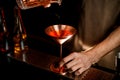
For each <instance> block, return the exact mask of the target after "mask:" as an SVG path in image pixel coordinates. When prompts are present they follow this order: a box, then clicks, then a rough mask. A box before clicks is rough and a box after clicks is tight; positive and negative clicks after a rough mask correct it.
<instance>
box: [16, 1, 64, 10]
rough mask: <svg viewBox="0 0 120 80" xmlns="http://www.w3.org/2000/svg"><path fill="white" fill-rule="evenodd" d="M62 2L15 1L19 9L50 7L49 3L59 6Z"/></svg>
mask: <svg viewBox="0 0 120 80" xmlns="http://www.w3.org/2000/svg"><path fill="white" fill-rule="evenodd" d="M61 2H62V0H16V3H17V5H18V6H19V7H20V8H21V9H30V8H34V7H38V6H43V7H45V8H46V7H50V5H51V3H58V4H59V5H61Z"/></svg>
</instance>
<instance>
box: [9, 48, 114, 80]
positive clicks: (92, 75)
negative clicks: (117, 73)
mask: <svg viewBox="0 0 120 80" xmlns="http://www.w3.org/2000/svg"><path fill="white" fill-rule="evenodd" d="M8 56H9V57H10V58H13V59H16V60H18V61H21V62H24V63H26V64H28V65H32V66H34V67H36V68H40V69H44V70H48V71H50V68H49V66H50V64H52V63H53V62H54V61H55V60H56V59H58V57H56V56H53V55H50V54H48V53H45V52H40V51H37V50H33V49H29V50H28V51H27V52H23V53H20V54H14V55H12V56H11V55H8ZM64 76H65V77H68V78H70V79H72V80H112V79H113V77H114V74H112V73H109V72H106V71H103V70H100V69H97V68H93V67H91V68H90V69H88V70H87V71H85V72H84V73H83V74H81V75H80V76H74V75H73V74H66V75H64Z"/></svg>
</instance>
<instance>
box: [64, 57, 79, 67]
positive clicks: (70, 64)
mask: <svg viewBox="0 0 120 80" xmlns="http://www.w3.org/2000/svg"><path fill="white" fill-rule="evenodd" d="M77 64H79V65H80V64H81V59H79V58H75V59H73V60H72V61H70V62H69V63H67V64H66V67H67V68H68V69H69V68H71V67H73V66H75V65H77Z"/></svg>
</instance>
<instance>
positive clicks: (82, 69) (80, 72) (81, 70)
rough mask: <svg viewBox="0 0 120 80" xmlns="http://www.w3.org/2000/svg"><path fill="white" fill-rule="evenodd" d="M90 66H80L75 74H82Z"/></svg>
mask: <svg viewBox="0 0 120 80" xmlns="http://www.w3.org/2000/svg"><path fill="white" fill-rule="evenodd" d="M87 69H88V68H80V69H78V70H77V71H76V72H75V75H80V74H82V73H83V72H84V71H86V70H87Z"/></svg>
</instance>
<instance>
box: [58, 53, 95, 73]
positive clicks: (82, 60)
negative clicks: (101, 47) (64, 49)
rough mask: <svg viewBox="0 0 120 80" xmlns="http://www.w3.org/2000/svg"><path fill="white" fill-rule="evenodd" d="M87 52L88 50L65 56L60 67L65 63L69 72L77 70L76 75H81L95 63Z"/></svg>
mask: <svg viewBox="0 0 120 80" xmlns="http://www.w3.org/2000/svg"><path fill="white" fill-rule="evenodd" d="M85 53H87V52H85V51H83V52H73V53H71V54H70V55H68V56H67V57H65V58H63V60H62V61H61V62H60V67H61V66H63V65H64V66H65V67H66V68H67V69H68V72H70V73H71V72H75V75H80V74H81V73H83V72H84V71H85V70H87V69H89V68H90V67H91V65H92V64H93V62H92V59H91V58H92V57H91V56H90V55H87V54H85Z"/></svg>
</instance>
